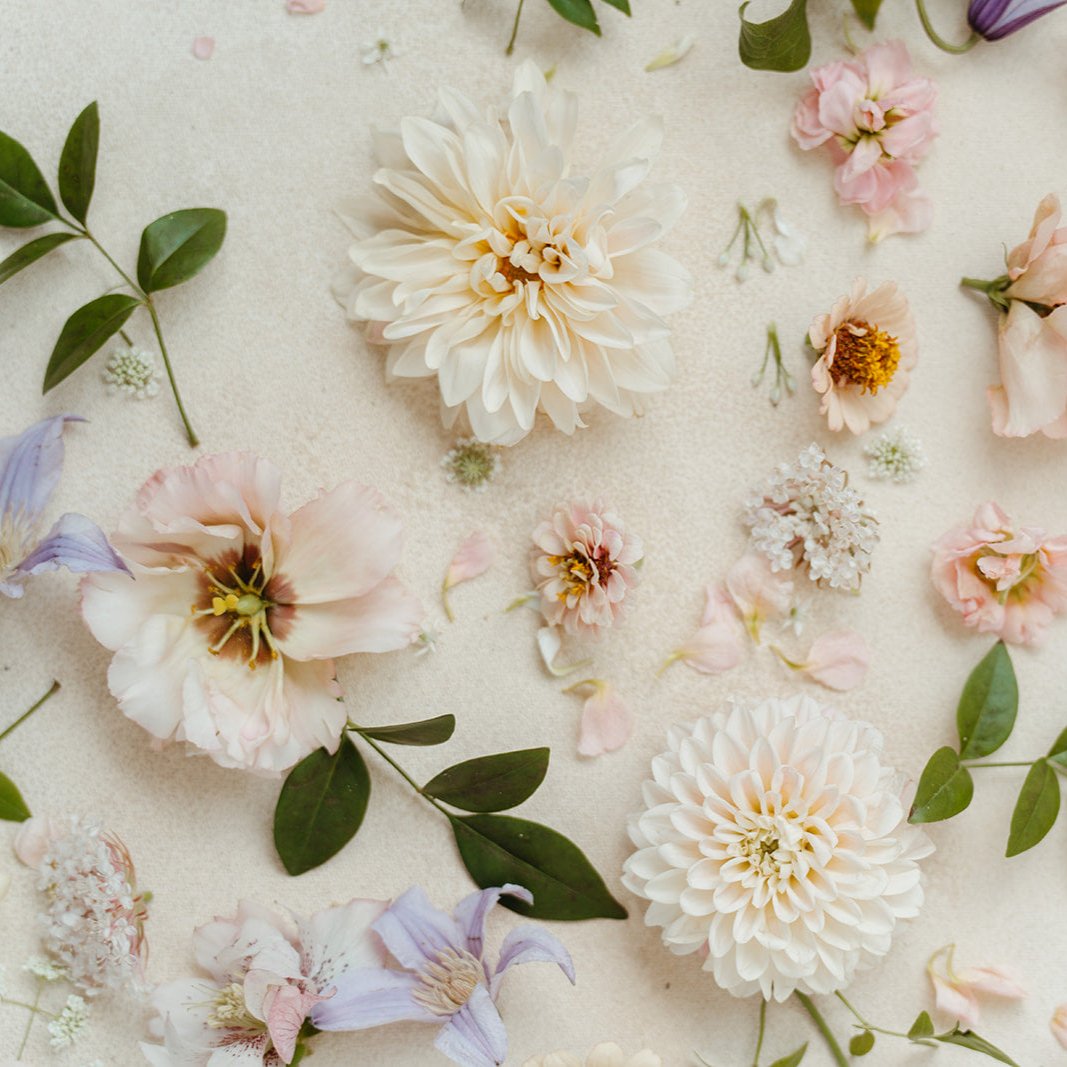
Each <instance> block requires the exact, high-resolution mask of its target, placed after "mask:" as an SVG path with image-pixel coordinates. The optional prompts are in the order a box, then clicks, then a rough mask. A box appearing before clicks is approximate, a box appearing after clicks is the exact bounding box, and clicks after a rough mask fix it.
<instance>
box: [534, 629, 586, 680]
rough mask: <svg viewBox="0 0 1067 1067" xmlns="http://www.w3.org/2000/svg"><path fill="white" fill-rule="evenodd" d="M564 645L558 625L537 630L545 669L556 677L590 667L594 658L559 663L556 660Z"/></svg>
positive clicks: (539, 650)
mask: <svg viewBox="0 0 1067 1067" xmlns="http://www.w3.org/2000/svg"><path fill="white" fill-rule="evenodd" d="M562 647H563V638H562V637H561V636H560V632H559V628H558V627H556V626H542V627H541V629H540V630H538V631H537V650H538V652H540V653H541V660H542V661H543V662H544V665H545V669H546V670H547V671H548V673H549V674H551V675H553V676H554V677H556V678H565V677H566V676H567V675H568V674H573V673H574V672H575V671H580V670H581V669H582V668H583V667H588V666H589V664H590V663H592V660H589V659H583V660H581V661H579V662H578V663H570V664H566V665H562V664H557V663H556V660H557V658H558V657H559V653H560V649H561V648H562Z"/></svg>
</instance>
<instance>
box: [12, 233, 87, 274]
mask: <svg viewBox="0 0 1067 1067" xmlns="http://www.w3.org/2000/svg"><path fill="white" fill-rule="evenodd" d="M80 240H81V238H80V237H79V236H78V235H77V234H76V233H46V234H45V235H44V237H37V238H34V240H32V241H30V242H29V244H24V245H23V246H22V247H21V248H16V249H15V251H14V252H12V253H11V255H10V256H8V257H7V259H5V260H4V261H3V262H0V285H3V284H4V282H6V281H7V280H8V278H12V277H14V276H15V275H16V274H18V272H19V271H20V270H22V269H24V268H25V267H28V266H29V265H30V264H31V263H36V262H37V260H39V259H40V258H41V257H42V256H47V255H48V253H49V252H51V251H52V250H53V249H54V248H58V247H59V246H60V245H65V244H66V243H67V242H68V241H80Z"/></svg>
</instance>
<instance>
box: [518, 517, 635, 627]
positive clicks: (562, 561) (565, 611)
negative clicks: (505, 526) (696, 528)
mask: <svg viewBox="0 0 1067 1067" xmlns="http://www.w3.org/2000/svg"><path fill="white" fill-rule="evenodd" d="M533 543H534V550H533V554H532V557H531V564H530V569H531V570H532V572H533V576H534V581H535V583H536V585H537V591H538V592H539V593H540V594H541V612H542V614H543V615H544V617H545V621H546V622H547V623H548V624H549V626H562V627H563V629H564V630H566V631H567V633H569V634H582V633H587V634H590V635H592V636H593V637H598V636H599V635H600V632H601V631H602V630H604V629H607V628H608V627H610V626H612V625H614V623H615V622H616V620H617V619H618V617H619V615H620V613H621V611H622V603H623V600H624V599H625V597H626V593H627V592H628V591H629V590H630V589H631V588H632V587H633V586H635V585H636V584H637V570H636V568H635V564H636V563H637V562H638V561H639V560H640V559H641V557H642V554H643V551H642V547H641V540H640V538H638V537H636V536H635V535H634V534H632V533H629V532H628V531H627V530H626V527H625V526H624V525H623V523H622V520H621V519H620V518H619V517H618V516H617V515H616V514H615V513H614V512H613V511H611V510H610V509H609V508H608V507H607V506H606V505H605V504H604V503H603V502H602V501H600V500H597V501H595V502H594V503H592V504H587V503H584V502H576V503H572V504H560V505H559V506H558V507H557V508H556V510H555V511H554V512H553V514H552V518H551V519H549V520H548V521H547V522H543V523H541V524H540V525H539V526H538V527H537V529H535V530H534V532H533Z"/></svg>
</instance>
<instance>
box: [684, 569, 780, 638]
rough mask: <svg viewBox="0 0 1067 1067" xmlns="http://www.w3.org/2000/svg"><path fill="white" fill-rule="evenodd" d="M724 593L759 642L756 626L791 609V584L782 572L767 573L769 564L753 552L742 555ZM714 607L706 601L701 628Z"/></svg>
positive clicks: (713, 610)
mask: <svg viewBox="0 0 1067 1067" xmlns="http://www.w3.org/2000/svg"><path fill="white" fill-rule="evenodd" d="M726 589H727V591H728V592H729V594H730V596H731V597H732V598H733V601H734V603H735V604H736V605H737V610H738V611H740V612H741V617H742V618H743V619H744V620H745V625H746V626H747V627H748V628H749V631H750V632H751V633H752V635H753V637H754V638H755V639H756V640H757V641H758V640H759V628H760V624H761V623H763V622H766V621H767V620H769V619H778V618H781V617H782V616H783V615H787V614H788V613H789V609H790V608H791V607H792V605H793V583H792V581H790V579H789V578H788V576H787V575H786V574H785V572H781V571H780V572H777V573H776V572H775V571H772V570H771V564H770V560H768V559H767V557H766V556H764V555H762V554H760V553H756V552H746V553H745V555H743V556H742V557H741V558H740V559H739V560H738V561H737V562H736V563H735V564H734V565H733V566H732V567H731V568H730V570H729V572H728V573H727V575H726ZM715 611H716V609H715V605H714V604H713V602H712V599H711V598H710V597H709V598H708V607H707V609H706V610H705V613H704V620H703V624H704V625H706V624H707V623H708V622H710V621H711V619H710V618H709V616H713V615H714V614H715Z"/></svg>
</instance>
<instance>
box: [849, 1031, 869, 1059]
mask: <svg viewBox="0 0 1067 1067" xmlns="http://www.w3.org/2000/svg"><path fill="white" fill-rule="evenodd" d="M872 1048H874V1034H873V1033H871V1031H870V1030H864V1031H863V1033H862V1034H857V1035H856V1036H855V1037H854V1038H853V1039H852V1040H851V1041H850V1042H849V1043H848V1051H849V1052H850V1053H852V1055H853V1056H866V1055H867V1053H868V1052H870V1051H871V1049H872Z"/></svg>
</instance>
